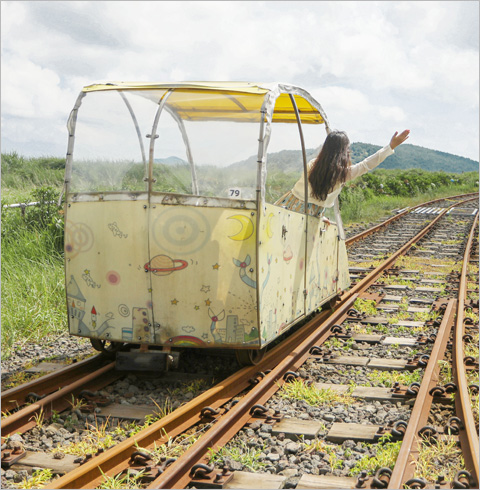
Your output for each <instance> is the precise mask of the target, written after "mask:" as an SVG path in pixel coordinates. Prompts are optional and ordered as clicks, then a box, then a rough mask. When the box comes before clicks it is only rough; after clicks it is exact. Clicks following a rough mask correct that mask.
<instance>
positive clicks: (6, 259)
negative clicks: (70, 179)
mask: <svg viewBox="0 0 480 490" xmlns="http://www.w3.org/2000/svg"><path fill="white" fill-rule="evenodd" d="M24 193H25V191H24V190H20V191H18V195H17V199H18V198H19V197H20V196H21V197H24ZM58 194H59V192H58V191H57V190H56V189H54V188H53V187H38V188H36V189H33V190H30V193H29V199H28V200H29V201H34V202H39V203H40V204H39V205H37V206H31V207H27V208H26V209H25V211H24V213H22V212H21V210H20V209H18V208H13V209H6V208H4V204H5V202H6V201H5V200H4V199H3V196H2V233H1V234H2V265H1V270H2V311H1V320H2V359H3V358H6V357H8V356H9V355H10V353H11V350H12V347H13V346H14V343H15V342H19V343H20V344H19V345H20V346H21V344H22V343H27V342H29V341H35V342H39V341H41V340H42V339H49V340H51V339H52V337H53V336H55V335H59V334H62V333H65V332H66V331H67V328H66V326H67V316H66V313H67V312H66V305H65V285H64V284H65V280H64V272H63V217H62V215H61V214H60V213H59V209H58V208H57V206H56V204H51V202H50V201H52V200H54V201H56V199H58ZM11 199H15V193H14V192H13V191H12V192H11Z"/></svg>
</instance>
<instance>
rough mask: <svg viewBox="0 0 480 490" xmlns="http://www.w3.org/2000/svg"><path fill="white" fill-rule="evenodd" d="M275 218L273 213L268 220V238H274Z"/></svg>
mask: <svg viewBox="0 0 480 490" xmlns="http://www.w3.org/2000/svg"><path fill="white" fill-rule="evenodd" d="M274 218H275V215H274V214H273V213H270V214H269V215H268V218H267V226H266V231H267V236H268V238H272V236H273V231H272V224H273V223H272V222H273V220H274Z"/></svg>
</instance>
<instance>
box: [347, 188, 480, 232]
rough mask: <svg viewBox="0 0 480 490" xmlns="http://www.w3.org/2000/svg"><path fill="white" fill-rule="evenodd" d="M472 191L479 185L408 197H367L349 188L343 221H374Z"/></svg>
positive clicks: (381, 195) (438, 190) (436, 190)
mask: <svg viewBox="0 0 480 490" xmlns="http://www.w3.org/2000/svg"><path fill="white" fill-rule="evenodd" d="M472 192H478V185H476V184H474V183H473V184H466V185H459V186H442V187H437V188H435V189H434V190H433V189H432V190H428V191H427V192H425V193H424V194H422V193H418V194H413V195H412V196H408V197H406V196H392V195H384V194H379V195H371V196H368V197H365V196H364V195H363V194H361V193H355V192H353V193H349V189H348V188H347V189H344V190H343V191H342V194H343V195H342V203H341V205H340V210H341V213H342V221H343V223H344V224H346V225H348V224H352V223H364V222H373V221H377V220H379V219H381V218H383V217H385V216H387V215H389V214H390V213H391V212H392V211H393V210H396V209H403V208H406V207H413V206H416V205H417V204H421V203H422V202H426V201H432V200H434V199H440V198H448V197H449V196H455V195H459V194H469V193H472Z"/></svg>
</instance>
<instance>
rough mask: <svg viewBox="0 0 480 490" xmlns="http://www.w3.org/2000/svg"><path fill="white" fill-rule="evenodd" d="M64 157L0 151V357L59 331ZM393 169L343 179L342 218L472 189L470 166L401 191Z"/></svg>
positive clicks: (374, 215) (373, 215)
mask: <svg viewBox="0 0 480 490" xmlns="http://www.w3.org/2000/svg"><path fill="white" fill-rule="evenodd" d="M64 165H65V161H64V159H61V158H50V157H44V158H24V157H21V156H19V155H18V154H16V153H10V154H6V155H2V230H1V235H2V249H1V254H2V263H1V271H2V310H1V320H2V339H1V343H2V358H7V357H9V355H10V354H11V352H12V348H13V346H14V345H15V342H18V343H19V344H20V345H21V344H25V343H28V342H30V341H32V342H37V343H38V342H42V341H44V340H48V341H51V340H52V339H53V338H54V337H55V336H57V335H65V334H67V311H66V301H65V281H64V262H63V216H62V215H61V214H59V209H58V208H57V207H56V205H55V204H50V201H52V200H53V201H56V200H57V199H58V195H59V192H60V188H61V186H62V183H63V174H64ZM395 172H397V174H395ZM395 175H398V171H391V172H390V173H389V172H388V171H386V173H385V174H384V175H383V176H382V174H379V175H378V176H375V178H369V179H370V180H366V181H364V184H365V186H363V184H362V181H359V180H358V179H357V181H355V182H354V183H351V184H348V185H347V186H345V189H344V190H343V191H342V193H341V210H342V217H343V220H344V222H345V223H346V224H348V223H352V222H363V221H373V220H376V219H379V218H381V217H383V216H385V215H388V214H389V213H390V212H391V211H392V210H393V209H398V208H403V207H406V206H413V205H415V204H419V203H421V202H424V201H426V200H431V199H435V198H437V197H447V196H452V195H456V194H461V193H467V192H478V184H477V182H478V173H475V172H470V173H469V174H457V175H459V177H458V179H457V180H456V181H455V182H454V183H452V182H451V181H450V177H449V178H448V179H447V180H445V179H446V177H445V175H441V176H440V177H441V178H440V177H438V178H439V179H440V181H439V180H436V182H437V184H438V185H437V186H436V187H432V186H431V185H430V187H428V188H427V189H425V188H422V181H421V180H419V179H423V181H425V179H432V178H433V174H429V173H428V172H426V173H419V172H414V173H410V174H408V178H410V179H411V181H412V184H413V185H412V188H411V189H410V191H411V192H409V195H406V196H405V195H401V196H395V195H392V194H394V193H395V185H396V184H395V179H394V177H395ZM453 175H455V174H453ZM402 176H403V178H404V175H403V174H402ZM412 176H413V177H415V179H417V180H415V179H414V178H412ZM382 179H383V180H382ZM442 179H443V180H442ZM273 182H275V183H276V184H277V187H278V188H277V189H275V192H277V193H278V194H279V195H282V194H283V193H284V192H286V191H287V190H289V188H290V187H291V185H290V181H289V180H288V179H286V178H285V177H284V176H282V174H278V176H277V178H276V179H274V180H273ZM381 182H384V183H385V186H384V189H382V191H380V190H379V187H378V186H379V185H380V184H379V183H381ZM442 182H443V183H442ZM424 183H425V182H424ZM376 186H377V187H376ZM385 189H386V190H385ZM387 194H390V195H387ZM33 201H35V202H40V203H41V204H40V205H39V206H31V207H27V208H26V209H25V213H24V214H22V212H21V210H20V209H8V210H7V209H5V208H4V207H3V205H4V204H7V203H8V204H11V203H18V202H33ZM17 345H18V344H17Z"/></svg>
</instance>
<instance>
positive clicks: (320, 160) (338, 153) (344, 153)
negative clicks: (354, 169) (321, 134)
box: [308, 131, 350, 201]
mask: <svg viewBox="0 0 480 490" xmlns="http://www.w3.org/2000/svg"><path fill="white" fill-rule="evenodd" d="M349 147H350V141H349V139H348V136H347V134H346V133H345V132H344V131H332V132H331V133H329V134H328V135H327V137H326V138H325V143H324V144H323V147H322V150H321V151H320V153H319V155H318V157H317V159H316V160H315V162H314V163H313V165H312V168H311V170H310V173H309V175H308V180H309V182H310V186H311V187H312V196H313V197H315V198H316V199H318V200H319V201H325V199H326V198H327V195H328V194H329V193H330V192H332V191H333V188H334V187H335V185H336V184H338V183H339V182H341V183H343V182H345V181H346V180H347V173H348V168H349V166H350V156H349Z"/></svg>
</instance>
